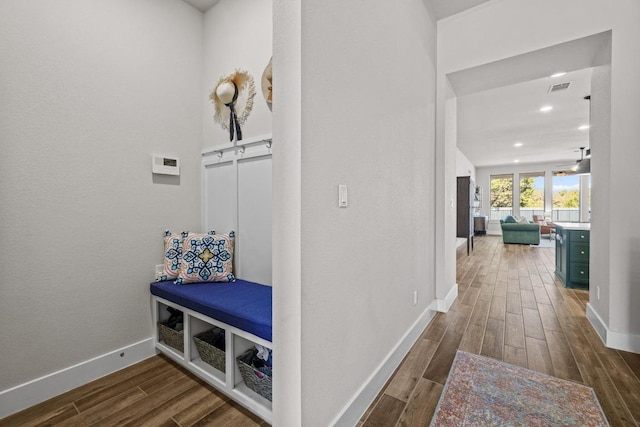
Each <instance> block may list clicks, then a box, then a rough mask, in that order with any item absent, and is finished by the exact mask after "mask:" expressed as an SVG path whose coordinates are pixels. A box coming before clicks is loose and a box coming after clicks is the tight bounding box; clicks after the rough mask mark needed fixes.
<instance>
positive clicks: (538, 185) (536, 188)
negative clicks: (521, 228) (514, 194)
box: [520, 172, 544, 221]
mask: <svg viewBox="0 0 640 427" xmlns="http://www.w3.org/2000/svg"><path fill="white" fill-rule="evenodd" d="M520 215H522V216H524V217H525V218H527V219H528V220H529V221H532V220H533V216H534V215H542V216H544V172H533V173H521V174H520Z"/></svg>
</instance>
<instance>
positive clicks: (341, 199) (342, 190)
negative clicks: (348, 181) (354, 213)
mask: <svg viewBox="0 0 640 427" xmlns="http://www.w3.org/2000/svg"><path fill="white" fill-rule="evenodd" d="M347 206H348V202H347V186H346V185H343V184H340V185H338V207H339V208H346V207H347Z"/></svg>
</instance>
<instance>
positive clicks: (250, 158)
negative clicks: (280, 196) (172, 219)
mask: <svg viewBox="0 0 640 427" xmlns="http://www.w3.org/2000/svg"><path fill="white" fill-rule="evenodd" d="M270 140H271V139H270V137H265V139H263V140H260V139H258V140H256V141H253V142H250V143H249V142H246V141H244V142H245V143H247V144H248V145H250V146H248V147H247V148H246V150H244V151H243V150H242V149H241V148H236V147H234V146H232V145H225V146H218V148H217V149H218V150H222V154H220V151H213V152H207V153H205V154H204V160H203V168H202V206H203V212H202V218H203V221H202V224H203V225H202V226H203V230H202V231H203V232H206V231H209V230H215V231H216V232H217V233H228V232H229V231H231V230H233V231H235V233H236V247H235V251H234V262H233V264H234V273H235V275H236V277H238V278H240V279H244V280H249V281H252V282H257V283H262V284H265V285H271V283H272V279H271V229H272V226H271V145H270V142H268V141H270Z"/></svg>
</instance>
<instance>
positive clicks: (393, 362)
mask: <svg viewBox="0 0 640 427" xmlns="http://www.w3.org/2000/svg"><path fill="white" fill-rule="evenodd" d="M456 289H457V288H456ZM434 302H435V301H434ZM435 315H436V310H435V304H434V303H432V304H430V305H429V307H427V309H426V310H425V311H424V312H423V313H422V314H421V315H420V317H418V319H417V320H416V321H415V322H414V323H413V325H411V327H410V328H409V329H408V330H407V332H406V333H405V334H404V336H403V337H402V338H401V339H400V341H399V342H398V344H396V346H395V347H394V348H393V349H392V350H391V352H389V354H388V355H387V357H385V359H384V360H383V361H382V363H381V364H380V365H379V366H378V367H377V368H376V369H375V371H374V372H373V373H372V374H371V375H370V376H369V378H367V380H366V381H365V382H364V384H363V385H362V386H361V387H360V389H359V390H358V391H357V392H356V394H355V395H354V396H353V397H352V398H351V399H350V400H349V402H348V403H347V404H346V405H345V407H344V408H343V409H342V411H340V413H339V414H338V415H337V416H336V417H335V418H334V420H333V421H332V422H331V424H330V425H331V426H338V427H342V426H348V427H353V426H355V425H357V424H358V421H359V420H360V418H361V417H362V415H363V414H364V413H365V411H366V410H367V409H368V408H369V406H371V404H372V403H373V401H374V399H375V398H376V396H377V395H378V393H380V390H382V387H384V385H385V384H386V383H387V381H388V380H389V378H391V375H392V374H393V372H394V371H395V370H396V368H397V367H398V366H399V365H400V363H401V362H402V359H404V357H405V356H406V354H407V353H408V352H409V350H410V349H411V347H412V346H413V344H414V343H415V342H416V341H417V339H418V338H419V337H420V335H421V334H422V332H423V331H424V329H425V328H426V327H427V325H428V324H429V322H430V321H431V319H433V317H434V316H435Z"/></svg>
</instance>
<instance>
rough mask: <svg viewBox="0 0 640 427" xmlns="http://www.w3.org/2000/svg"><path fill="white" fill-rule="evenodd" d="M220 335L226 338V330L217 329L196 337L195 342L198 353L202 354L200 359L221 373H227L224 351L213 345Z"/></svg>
mask: <svg viewBox="0 0 640 427" xmlns="http://www.w3.org/2000/svg"><path fill="white" fill-rule="evenodd" d="M220 335H222V337H224V329H221V328H217V327H216V328H213V329H209V330H208V331H205V332H202V333H200V334H198V335H194V337H193V342H195V343H196V348H197V349H198V353H200V358H201V359H202V360H203V361H204V362H206V363H208V364H209V365H211V366H213V367H214V368H216V369H217V370H219V371H221V372H225V363H224V362H225V356H224V350H223V349H219V348H218V347H216V346H215V345H213V344H212V343H214V342H216V339H217V338H218V337H219V336H220Z"/></svg>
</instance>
